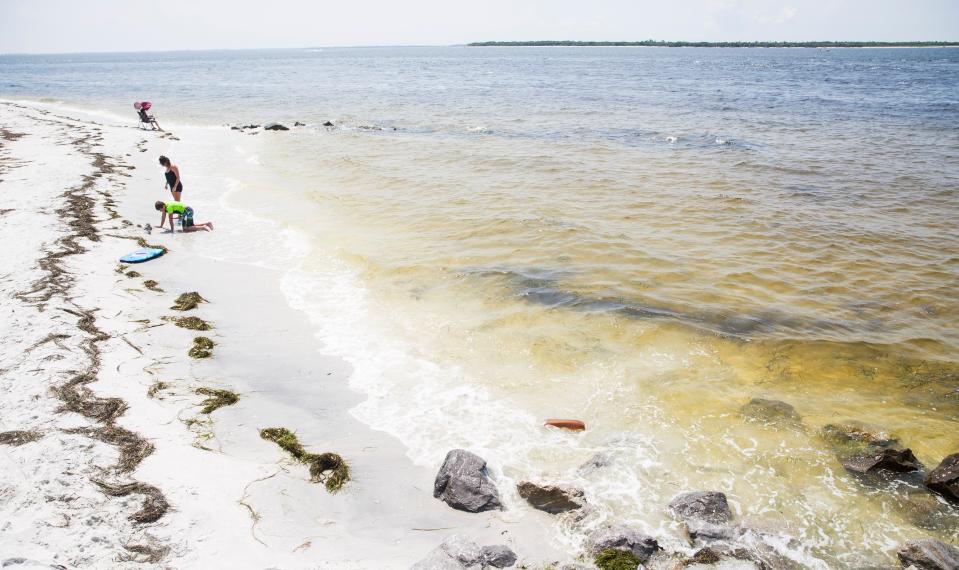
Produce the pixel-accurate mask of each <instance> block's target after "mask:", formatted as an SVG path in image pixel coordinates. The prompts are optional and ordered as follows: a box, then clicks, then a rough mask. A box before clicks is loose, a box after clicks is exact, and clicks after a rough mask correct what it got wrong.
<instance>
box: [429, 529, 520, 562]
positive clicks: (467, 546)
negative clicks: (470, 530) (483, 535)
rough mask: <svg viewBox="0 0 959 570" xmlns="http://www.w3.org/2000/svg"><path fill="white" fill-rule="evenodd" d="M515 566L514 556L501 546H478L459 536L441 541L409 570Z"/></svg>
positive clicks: (510, 551)
mask: <svg viewBox="0 0 959 570" xmlns="http://www.w3.org/2000/svg"><path fill="white" fill-rule="evenodd" d="M514 564H516V554H515V553H514V552H513V551H512V550H510V548H509V547H508V546H506V545H503V544H497V545H493V546H482V547H481V546H480V545H478V544H476V543H475V542H473V541H472V540H470V539H468V538H466V537H465V536H461V535H453V536H451V537H449V538H447V539H446V540H444V541H443V544H441V545H439V546H438V547H437V548H436V549H435V550H433V551H432V552H430V553H429V555H427V557H426V558H424V559H423V560H420V561H419V562H417V563H416V564H414V565H413V566H412V568H411V570H463V569H469V570H478V569H485V568H509V567H510V566H512V565H514Z"/></svg>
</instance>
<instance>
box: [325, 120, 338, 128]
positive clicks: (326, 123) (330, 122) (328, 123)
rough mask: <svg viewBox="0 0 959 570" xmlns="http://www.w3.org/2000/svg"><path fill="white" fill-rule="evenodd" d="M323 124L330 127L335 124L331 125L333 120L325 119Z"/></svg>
mask: <svg viewBox="0 0 959 570" xmlns="http://www.w3.org/2000/svg"><path fill="white" fill-rule="evenodd" d="M323 126H324V127H332V126H335V125H333V121H327V122H325V123H323Z"/></svg>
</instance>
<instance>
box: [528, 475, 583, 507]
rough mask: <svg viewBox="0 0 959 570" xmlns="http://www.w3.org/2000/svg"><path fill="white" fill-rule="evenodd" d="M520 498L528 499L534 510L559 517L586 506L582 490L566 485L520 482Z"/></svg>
mask: <svg viewBox="0 0 959 570" xmlns="http://www.w3.org/2000/svg"><path fill="white" fill-rule="evenodd" d="M516 490H517V492H519V496H520V497H522V498H524V499H526V502H527V503H529V504H530V506H532V507H533V508H534V509H539V510H541V511H545V512H547V513H550V514H552V515H558V514H560V513H565V512H569V511H574V510H576V509H581V508H583V507H584V506H586V499H585V498H584V494H583V491H582V489H577V488H576V487H570V486H566V485H550V484H542V483H534V482H532V481H520V482H519V483H518V484H517V485H516Z"/></svg>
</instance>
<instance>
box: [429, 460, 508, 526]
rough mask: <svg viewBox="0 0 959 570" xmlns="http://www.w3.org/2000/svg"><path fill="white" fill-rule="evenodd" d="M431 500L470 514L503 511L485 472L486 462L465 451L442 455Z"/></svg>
mask: <svg viewBox="0 0 959 570" xmlns="http://www.w3.org/2000/svg"><path fill="white" fill-rule="evenodd" d="M433 496H434V497H436V498H437V499H440V500H442V501H444V502H445V503H446V504H448V505H449V506H451V507H453V508H454V509H457V510H460V511H467V512H470V513H478V512H482V511H491V510H494V509H502V508H503V504H502V503H501V502H500V498H499V491H498V490H497V489H496V485H494V484H493V481H492V480H490V478H489V472H488V471H487V470H486V460H484V459H483V458H482V457H480V456H478V455H476V454H475V453H470V452H469V451H466V450H465V449H454V450H452V451H450V452H449V453H447V454H446V459H445V460H444V461H443V465H442V467H440V470H439V473H437V474H436V481H435V482H434V483H433Z"/></svg>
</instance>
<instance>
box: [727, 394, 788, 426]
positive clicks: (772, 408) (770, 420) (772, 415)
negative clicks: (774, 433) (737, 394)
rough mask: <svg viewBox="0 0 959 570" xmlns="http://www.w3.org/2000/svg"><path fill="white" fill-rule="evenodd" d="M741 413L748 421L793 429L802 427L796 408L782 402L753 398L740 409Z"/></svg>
mask: <svg viewBox="0 0 959 570" xmlns="http://www.w3.org/2000/svg"><path fill="white" fill-rule="evenodd" d="M739 413H740V414H742V416H743V417H744V418H746V419H747V420H751V421H755V422H759V423H763V424H767V425H780V426H784V427H793V428H795V427H801V426H802V416H800V415H799V412H797V411H796V408H794V407H792V405H790V404H787V403H786V402H783V401H781V400H767V399H765V398H753V399H752V400H750V401H749V402H747V403H746V404H745V405H744V406H743V407H742V408H740V410H739Z"/></svg>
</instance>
